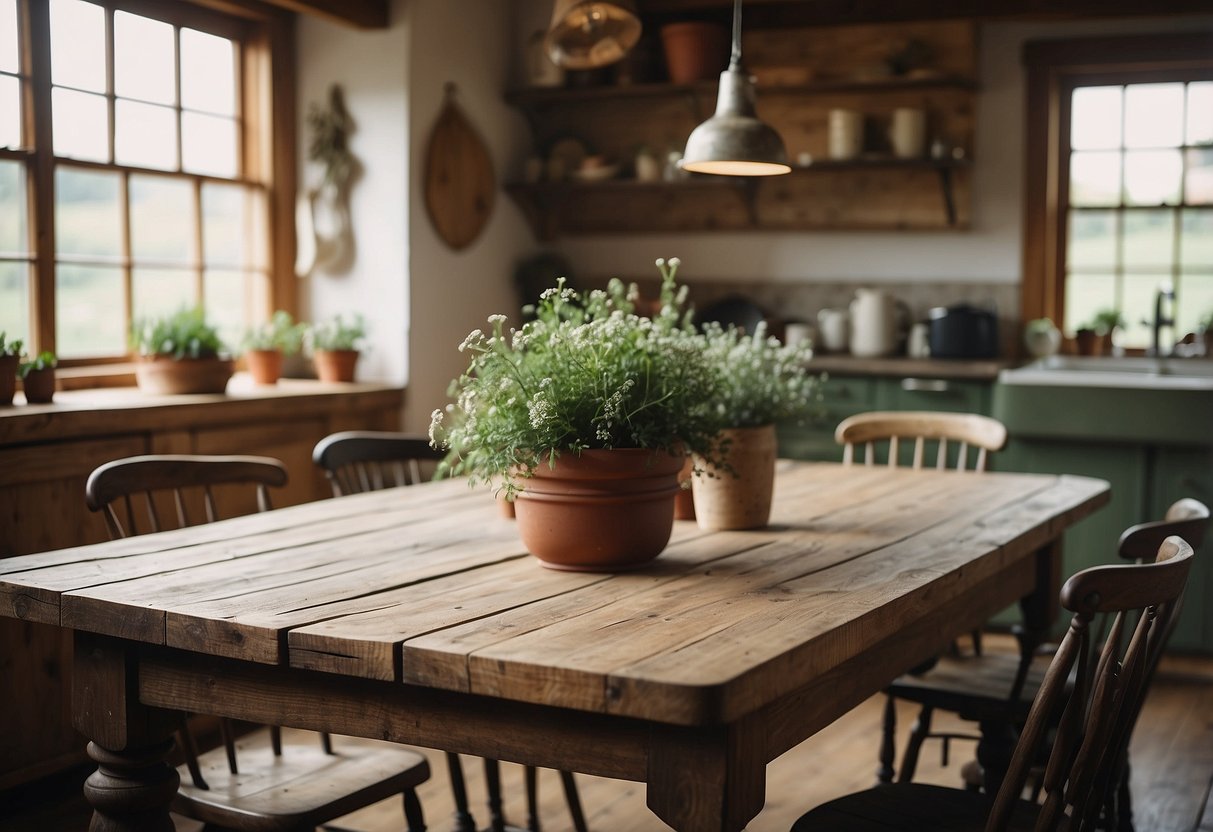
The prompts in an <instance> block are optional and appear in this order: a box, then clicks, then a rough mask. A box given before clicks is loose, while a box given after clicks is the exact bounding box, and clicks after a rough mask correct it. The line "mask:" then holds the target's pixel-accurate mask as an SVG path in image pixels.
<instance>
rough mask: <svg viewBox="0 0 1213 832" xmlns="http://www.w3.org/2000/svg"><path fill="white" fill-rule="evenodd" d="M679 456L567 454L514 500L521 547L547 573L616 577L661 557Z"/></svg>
mask: <svg viewBox="0 0 1213 832" xmlns="http://www.w3.org/2000/svg"><path fill="white" fill-rule="evenodd" d="M683 459H684V458H683V457H682V456H671V455H670V454H668V453H665V452H664V451H651V450H638V449H621V450H611V451H603V450H590V451H582V452H581V455H580V456H574V455H573V454H572V453H565V454H564V455H562V456H561V457H560V458H559V459H557V460H556V467H555V468H549V467H548V466H547V465H546V464H543V465H540V466H539V467H538V468H537V469H536V470H535V474H534V476H532V477H531V478H530V479H527V480H524V481H523V490H522V491H520V492H518V494H517V496H516V497H515V498H514V513H515V515H516V517H517V520H518V534H519V536H520V537H521V538H522V542H523V545H525V546H526V548H527V550H528V551H529V552H530V553H531V554H533V555H534V556H535V557H537V558H539V560H540V562H541V563H542V564H543V565H544V566H547V567H549V568H552V569H567V570H571V571H577V572H618V571H624V570H628V569H635V568H637V567H639V566H642V565H644V564H646V563H648V562H649V561H651V560H653V558H655V557H657V556H658V555H659V554H661V551H662V550H663V549H664V548H665V546H666V544H667V543H669V541H670V532H671V531H672V530H673V527H674V497H675V495H676V494H677V493H678V491H679V487H678V472H679V471H681V470H682V465H683Z"/></svg>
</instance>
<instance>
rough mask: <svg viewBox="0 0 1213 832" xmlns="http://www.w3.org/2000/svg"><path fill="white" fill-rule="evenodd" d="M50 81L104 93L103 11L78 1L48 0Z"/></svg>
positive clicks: (98, 7) (90, 4)
mask: <svg viewBox="0 0 1213 832" xmlns="http://www.w3.org/2000/svg"><path fill="white" fill-rule="evenodd" d="M51 80H52V81H54V83H56V84H64V85H66V86H69V87H77V88H79V89H82V90H90V91H91V92H105V13H104V12H103V11H102V9H101V7H100V6H95V5H93V4H92V3H83V2H81V0H51Z"/></svg>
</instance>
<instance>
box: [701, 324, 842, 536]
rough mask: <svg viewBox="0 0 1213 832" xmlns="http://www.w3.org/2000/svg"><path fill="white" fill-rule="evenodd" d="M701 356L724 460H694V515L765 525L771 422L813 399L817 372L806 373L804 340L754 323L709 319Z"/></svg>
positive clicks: (714, 525)
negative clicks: (747, 326) (792, 340)
mask: <svg viewBox="0 0 1213 832" xmlns="http://www.w3.org/2000/svg"><path fill="white" fill-rule="evenodd" d="M703 332H704V340H705V344H706V346H705V354H706V356H707V358H708V361H709V362H710V364H711V366H712V368H713V370H714V371H715V372H716V374H717V377H718V388H719V392H718V394H717V397H716V400H715V405H716V410H717V414H718V416H719V417H720V420H721V423H722V425H723V428H722V429H721V431H720V433H719V434H718V435H717V438H716V444H717V450H718V456H721V457H724V459H725V462H726V464H725V465H724V466H719V465H715V464H713V463H712V462H710V461H709V460H707V459H702V458H697V459H696V460H695V468H696V474H695V476H694V477H692V478H691V486H692V490H693V492H694V498H695V520H696V522H698V524H699V526H700V528H704V529H752V528H760V527H762V526H765V525H766V524H767V521H768V519H769V518H770V514H771V496H772V493H773V489H774V483H775V454H776V441H775V425H776V423H778V422H788V421H794V420H798V419H802V418H804V417H805V416H808V415H809V414H810V413H811V412H812V411H813V410H814V408H815V407H816V406H817V403H818V402H819V401H820V396H821V392H820V382H821V379H820V377H819V376H816V375H812V374H810V373H809V372H808V369H807V366H806V365H807V364H808V361H809V359H810V358H812V357H813V350H812V346H811V345H810V344H809V343H808V342H804V341H802V342H800V343H798V344H793V345H784V344H782V343H780V341H779V339H778V338H775V337H773V336H770V335H768V334H767V330H766V323H765V322H763V323H759V324H758V325H757V326H756V327H755V329H754V332H753V333H752V334H746V333H744V332H742V331H740V330H738V329H737V328H735V327H733V326H730V327H728V328H727V329H725V328H724V327H722V326H721V325H720V324H719V323H717V322H715V321H709V322H708V323H706V324H705V325H704V327H703Z"/></svg>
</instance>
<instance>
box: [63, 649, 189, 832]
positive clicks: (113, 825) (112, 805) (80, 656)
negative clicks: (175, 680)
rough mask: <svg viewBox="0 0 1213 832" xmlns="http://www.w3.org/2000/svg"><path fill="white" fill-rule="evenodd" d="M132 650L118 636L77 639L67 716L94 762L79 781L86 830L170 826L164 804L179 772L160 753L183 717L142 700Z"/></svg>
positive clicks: (160, 831) (128, 831)
mask: <svg viewBox="0 0 1213 832" xmlns="http://www.w3.org/2000/svg"><path fill="white" fill-rule="evenodd" d="M135 651H136V647H135V646H134V645H132V644H131V643H130V642H124V641H122V640H120V639H112V638H106V637H103V636H95V635H92V634H89V633H76V636H75V645H74V652H73V666H72V716H73V719H74V722H75V725H76V727H77V728H78V729H79V730H80V731H81V733H83V734H84V735H85V736H87V737H89V738H90V739H91V740H92V742H90V743H89V745H88V753H89V756H90V757H92V758H93V759H94V760H96V761H97V764H98V767H97V771H96V772H94V773H93V774H92V775H90V776H89V778H88V780H87V781H86V783H85V785H84V796H85V798H87V799H88V802H89V804H90V805H92V807H93V821H92V824H91V825H90V826H89V829H90V832H172V830H173V822H172V820H171V819H170V818H169V813H168V808H169V803H170V802H171V801H172V798H173V795H174V794H176V792H177V785H178V783H179V777H178V775H177V770H176V769H174V768H173V767H172V766H170V765H169V764H168V763H167V762H166V761H165V755H166V754H167V753H168V752H169V750H170V749H171V748H172V745H173V741H172V735H173V731H174V729H175V728H176V727H177V725H178V724H180V720H181V715H180V714H179V713H177V712H175V711H166V710H163V709H160V708H149V707H147V706H145V705H143V704H142V703H141V702H140V701H139V675H138V664H137V661H136V657H135Z"/></svg>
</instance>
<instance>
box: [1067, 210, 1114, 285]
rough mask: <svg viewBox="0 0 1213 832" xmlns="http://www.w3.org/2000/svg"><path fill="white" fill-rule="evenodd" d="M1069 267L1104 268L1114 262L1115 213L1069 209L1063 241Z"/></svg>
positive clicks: (1104, 269) (1107, 267)
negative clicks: (1068, 221) (1064, 241)
mask: <svg viewBox="0 0 1213 832" xmlns="http://www.w3.org/2000/svg"><path fill="white" fill-rule="evenodd" d="M1066 255H1067V257H1066V262H1067V264H1068V265H1069V267H1070V268H1071V269H1080V270H1082V269H1085V270H1090V269H1100V270H1103V271H1107V270H1108V269H1110V268H1112V267H1113V266H1115V265H1116V212H1115V211H1071V212H1070V232H1069V234H1068V236H1067V240H1066Z"/></svg>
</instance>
